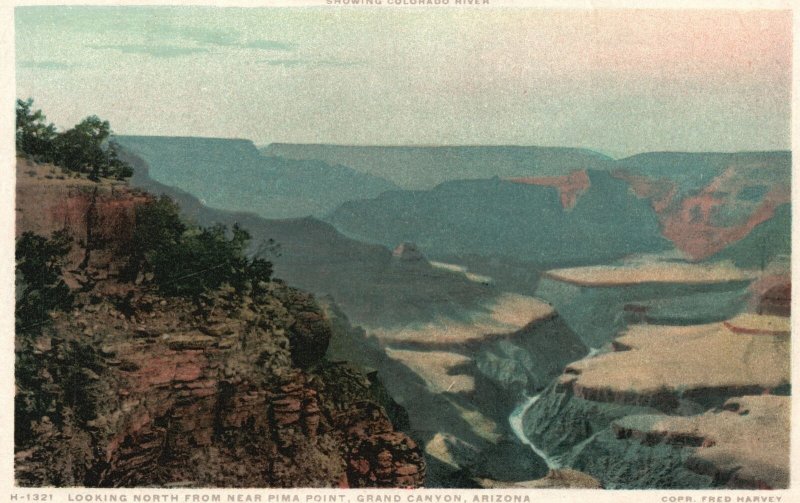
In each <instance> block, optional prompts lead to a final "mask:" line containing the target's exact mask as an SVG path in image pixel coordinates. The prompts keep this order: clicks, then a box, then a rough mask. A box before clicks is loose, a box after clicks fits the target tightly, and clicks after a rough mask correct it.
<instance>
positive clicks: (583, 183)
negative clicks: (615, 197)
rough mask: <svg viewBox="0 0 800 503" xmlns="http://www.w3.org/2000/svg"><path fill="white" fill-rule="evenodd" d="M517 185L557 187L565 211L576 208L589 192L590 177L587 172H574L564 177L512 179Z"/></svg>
mask: <svg viewBox="0 0 800 503" xmlns="http://www.w3.org/2000/svg"><path fill="white" fill-rule="evenodd" d="M509 180H510V181H512V182H515V183H525V184H528V185H542V186H545V187H555V188H556V189H557V190H558V193H559V196H560V198H561V206H563V207H564V209H569V208H574V207H575V204H576V203H577V202H578V198H579V197H580V196H581V194H583V193H584V192H586V191H587V190H589V187H590V181H589V175H588V174H587V173H586V171H585V170H579V171H573V172H572V173H570V174H568V175H564V176H538V177H522V178H510V179H509Z"/></svg>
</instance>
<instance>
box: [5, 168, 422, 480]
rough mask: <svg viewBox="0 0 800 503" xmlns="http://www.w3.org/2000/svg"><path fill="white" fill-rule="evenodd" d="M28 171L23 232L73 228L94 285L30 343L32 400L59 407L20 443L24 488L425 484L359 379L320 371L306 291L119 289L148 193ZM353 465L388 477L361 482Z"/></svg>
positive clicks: (320, 327)
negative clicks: (168, 294) (121, 254)
mask: <svg viewBox="0 0 800 503" xmlns="http://www.w3.org/2000/svg"><path fill="white" fill-rule="evenodd" d="M20 164H21V166H22V168H23V169H21V170H20V171H21V174H19V175H18V176H20V177H21V178H22V180H21V183H20V190H19V192H18V200H17V201H18V202H17V206H18V215H17V222H18V227H17V235H20V234H21V233H22V232H25V231H33V232H36V233H39V234H45V235H46V234H49V233H50V232H52V231H54V230H59V229H67V230H68V232H69V233H70V235H71V236H72V237H73V239H74V243H75V244H74V250H73V251H74V253H73V256H72V257H71V258H72V260H71V262H70V264H69V266H68V268H69V269H70V273H69V274H71V275H72V277H73V278H76V279H78V280H79V281H78V283H79V284H81V285H82V289H81V290H80V291H77V290H76V292H75V293H76V300H75V305H74V311H73V312H72V313H53V315H52V324H51V325H50V326H48V327H47V328H45V329H44V332H43V335H42V336H41V337H40V338H39V339H37V340H36V341H23V340H18V347H19V348H20V350H21V351H23V352H25V351H27V352H29V353H35V355H36V359H35V360H33V361H35V363H34V365H35V366H34V367H33V368H30V369H28V368H27V367H26V372H27V371H30V372H32V373H33V374H34V376H35V379H36V380H37V382H41V383H43V384H42V385H41V388H40V389H29V390H26V395H25V396H34V397H36V396H37V395H36V394H37V393H39V395H38V396H41V398H42V400H44V401H47V400H50V401H52V402H53V403H52V404H51V407H55V409H54V412H47V414H48V415H43V416H39V417H35V418H33V419H31V420H30V431H31V432H33V433H32V434H33V438H31V439H28V440H25V441H24V443H23V444H20V445H17V446H16V451H17V452H16V457H15V459H16V464H15V470H16V476H17V481H18V483H19V484H21V485H33V486H37V485H90V486H115V487H119V486H137V485H164V484H180V485H192V486H232V487H244V486H278V487H310V486H317V487H318V486H327V487H342V486H347V485H350V484H356V485H358V486H359V487H365V486H376V485H380V486H402V487H419V486H421V485H422V484H423V483H424V474H425V464H424V461H423V459H422V454H421V451H420V449H419V448H418V447H417V446H416V444H415V443H414V442H413V441H412V440H411V439H410V438H408V437H407V436H406V435H405V434H404V433H402V432H398V431H395V428H394V426H393V425H392V423H391V421H390V420H389V419H388V417H387V415H386V412H385V411H384V410H383V408H382V407H381V406H380V405H379V404H378V403H375V402H374V401H370V399H371V397H372V396H373V394H370V393H369V392H368V391H365V390H364V389H356V390H355V391H348V393H349V394H348V395H347V397H344V394H343V392H342V386H345V385H348V386H349V384H348V383H344V382H340V381H339V380H337V376H336V374H326V375H324V376H323V375H320V374H318V373H317V372H319V370H315V369H319V368H324V366H325V365H326V363H325V362H324V361H323V360H322V358H323V356H324V354H325V351H326V348H327V345H328V341H329V338H330V335H331V330H330V326H329V322H328V320H327V319H326V318H325V316H324V315H323V313H322V311H321V309H320V308H319V307H318V306H317V305H316V303H315V302H314V300H313V298H312V297H311V296H310V295H308V294H306V293H303V292H300V291H297V290H294V289H292V288H289V287H287V286H285V285H283V284H282V283H272V284H270V286H269V289H268V290H269V291H268V292H264V293H259V294H255V293H253V292H248V293H237V292H234V291H233V290H232V289H228V288H224V287H223V288H222V289H221V290H219V291H217V292H214V293H212V294H209V295H207V296H206V297H205V299H202V300H199V301H191V300H187V299H181V298H161V297H159V296H157V295H156V294H154V293H153V292H151V291H148V290H147V288H145V287H144V286H137V285H132V284H127V283H122V282H120V280H119V278H118V277H117V271H118V269H119V267H120V264H119V263H118V262H117V261H116V260H115V257H116V253H115V251H116V250H118V249H120V248H121V247H124V246H125V245H126V243H127V242H129V240H130V236H131V235H132V231H133V229H134V228H135V210H136V207H137V206H138V205H140V204H142V203H144V202H145V201H149V200H150V199H151V197H150V196H149V195H148V194H145V193H139V192H135V191H132V190H130V189H128V188H127V187H126V186H124V185H118V184H114V183H110V182H101V183H99V184H96V183H94V182H88V181H87V180H84V179H71V178H68V177H65V178H64V179H63V180H60V179H58V178H53V179H49V178H42V177H38V178H37V177H34V176H28V175H27V174H26V170H35V171H36V172H37V173H38V172H43V171H44V172H49V170H50V169H51V168H43V167H36V166H31V165H27V164H25V163H24V162H21V163H20ZM52 169H56V168H52ZM25 177H28V178H30V179H29V180H28V179H26V178H25ZM87 250H88V251H87ZM87 256H88V257H89V258H88V260H87V259H86V257H87ZM86 278H91V280H92V281H90V282H87V281H85V280H86ZM127 293H134V295H132V296H131V295H126V294H127ZM122 305H125V306H126V307H125V309H122V308H121V306H122ZM76 373H77V374H76ZM71 375H77V376H79V377H78V378H70V377H69V376H71ZM60 376H62V377H60ZM63 376H67V377H68V378H69V379H68V381H65V380H64V378H63ZM361 380H362V381H363V382H364V383H366V384H365V385H364V386H369V380H367V379H366V377H365V376H363V375H362V376H361ZM348 389H350V388H348ZM42 393H47V395H43V394H42ZM365 411H368V413H366V412H365ZM50 416H54V417H50ZM56 416H57V417H56ZM356 418H357V419H356ZM18 420H23V418H18ZM370 446H373V447H370ZM378 448H380V453H383V454H381V457H380V459H378V458H377V457H376V456H377V454H378V452H377V451H375V449H378ZM387 455H388V456H390V457H391V458H392V460H393V461H392V462H391V463H387ZM354 466H366V467H367V473H373V474H377V475H376V476H375V477H373V478H370V477H367V478H366V479H362V478H360V477H359V476H357V475H356V472H355V471H354V468H353V467H354ZM359 473H360V472H359Z"/></svg>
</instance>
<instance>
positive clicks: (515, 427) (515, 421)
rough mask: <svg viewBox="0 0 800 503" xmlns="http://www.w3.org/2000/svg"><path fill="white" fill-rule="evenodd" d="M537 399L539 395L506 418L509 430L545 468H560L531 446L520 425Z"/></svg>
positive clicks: (554, 460) (554, 461)
mask: <svg viewBox="0 0 800 503" xmlns="http://www.w3.org/2000/svg"><path fill="white" fill-rule="evenodd" d="M538 399H539V395H536V396H532V397H529V398H527V399H526V400H525V401H524V402H522V403H521V404H520V405H518V406H517V408H516V409H514V410H513V411H512V412H511V415H510V416H508V424H509V425H510V426H511V430H512V431H513V432H514V435H516V436H517V438H518V439H519V441H520V442H522V443H523V444H525V445H527V446H529V447H530V448H531V450H532V451H533V452H535V453H536V455H537V456H539V457H540V458H542V459H543V460H544V462H545V463H546V464H547V467H548V468H550V469H551V470H553V469H556V468H560V467H561V463H559V462H558V461H557V460H556V459H554V458H551V457H550V456H548V455H547V453H546V452H544V451H542V450H541V449H539V448H538V447H536V446H535V445H533V442H531V441H530V439H529V438H528V437H527V436H526V435H525V428H524V427H523V425H522V418H523V417H525V413H526V412H528V409H530V408H531V406H532V405H533V404H535V403H536V400H538Z"/></svg>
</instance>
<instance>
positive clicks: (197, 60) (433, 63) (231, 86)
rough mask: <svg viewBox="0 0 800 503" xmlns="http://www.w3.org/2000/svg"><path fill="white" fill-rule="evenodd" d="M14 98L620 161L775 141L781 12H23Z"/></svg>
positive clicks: (780, 117)
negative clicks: (589, 154) (542, 148)
mask: <svg viewBox="0 0 800 503" xmlns="http://www.w3.org/2000/svg"><path fill="white" fill-rule="evenodd" d="M15 39H16V83H17V97H18V98H28V97H32V98H34V100H35V105H36V107H37V108H42V109H43V110H44V112H45V113H46V114H47V117H48V119H49V120H51V121H53V122H55V123H56V125H58V126H59V127H61V128H65V127H69V126H71V125H73V124H74V123H76V122H78V121H79V120H80V119H82V118H83V117H85V116H87V115H90V114H96V115H99V116H100V117H101V118H103V119H107V120H109V121H110V122H111V126H112V129H113V130H114V131H115V132H116V133H117V134H137V135H138V134H141V135H175V136H213V137H226V138H247V139H250V140H253V141H254V142H255V143H256V144H258V145H264V144H268V143H272V142H294V143H336V144H358V145H404V144H414V145H420V144H424V145H467V144H468V145H478V144H514V145H550V146H569V147H585V148H591V149H594V150H597V151H600V152H604V153H608V154H610V155H613V156H615V157H620V156H624V155H631V154H635V153H638V152H646V151H663V150H672V151H743V150H777V149H788V148H789V147H790V112H791V40H792V37H791V14H790V13H788V12H785V11H723V10H716V11H701V10H692V11H686V10H684V11H681V10H670V11H667V10H661V11H659V10H603V11H590V10H542V9H515V8H492V9H485V8H484V9H470V8H425V9H423V8H417V9H399V8H390V7H389V6H387V5H385V2H384V6H382V7H372V8H365V7H361V8H342V7H335V6H318V7H296V8H274V7H273V8H254V9H247V8H215V7H76V6H72V7H65V6H39V7H18V8H17V9H16V10H15Z"/></svg>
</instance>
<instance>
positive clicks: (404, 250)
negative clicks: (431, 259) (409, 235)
mask: <svg viewBox="0 0 800 503" xmlns="http://www.w3.org/2000/svg"><path fill="white" fill-rule="evenodd" d="M392 257H394V258H395V259H397V260H402V261H404V262H420V261H424V260H425V255H423V254H422V252H421V251H419V248H417V245H416V244H414V243H411V242H408V241H406V242H403V243H400V244H399V245H397V247H395V249H394V251H393V252H392Z"/></svg>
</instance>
